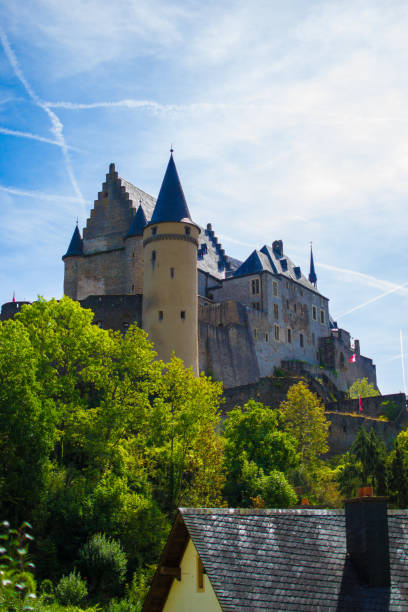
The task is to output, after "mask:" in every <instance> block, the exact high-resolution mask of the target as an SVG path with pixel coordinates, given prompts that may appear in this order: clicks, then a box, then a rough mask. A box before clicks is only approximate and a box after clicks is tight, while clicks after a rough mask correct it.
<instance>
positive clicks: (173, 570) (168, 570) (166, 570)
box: [160, 565, 181, 581]
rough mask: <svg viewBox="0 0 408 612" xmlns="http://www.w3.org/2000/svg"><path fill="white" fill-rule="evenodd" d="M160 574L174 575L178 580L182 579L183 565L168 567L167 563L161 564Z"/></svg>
mask: <svg viewBox="0 0 408 612" xmlns="http://www.w3.org/2000/svg"><path fill="white" fill-rule="evenodd" d="M160 574H161V575H162V576H174V578H177V580H179V581H180V580H181V567H168V566H166V565H161V566H160Z"/></svg>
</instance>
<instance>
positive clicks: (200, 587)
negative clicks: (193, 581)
mask: <svg viewBox="0 0 408 612" xmlns="http://www.w3.org/2000/svg"><path fill="white" fill-rule="evenodd" d="M204 574H205V570H204V566H203V562H202V561H201V559H200V556H199V555H197V593H203V591H204Z"/></svg>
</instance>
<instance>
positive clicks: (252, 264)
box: [234, 251, 274, 276]
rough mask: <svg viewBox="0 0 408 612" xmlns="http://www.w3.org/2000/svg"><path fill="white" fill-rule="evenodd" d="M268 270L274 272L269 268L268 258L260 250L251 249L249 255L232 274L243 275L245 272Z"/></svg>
mask: <svg viewBox="0 0 408 612" xmlns="http://www.w3.org/2000/svg"><path fill="white" fill-rule="evenodd" d="M264 270H268V272H272V273H274V271H273V269H272V268H271V266H270V264H269V261H268V258H267V257H265V255H264V253H261V251H252V253H251V254H250V256H249V257H248V258H247V259H246V260H245V261H244V263H242V264H241V265H240V266H239V268H238V269H237V270H235V272H234V276H244V275H245V274H257V273H259V272H263V271H264Z"/></svg>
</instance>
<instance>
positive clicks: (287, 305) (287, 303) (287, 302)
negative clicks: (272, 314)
mask: <svg viewBox="0 0 408 612" xmlns="http://www.w3.org/2000/svg"><path fill="white" fill-rule="evenodd" d="M286 308H287V309H288V310H289V300H286Z"/></svg>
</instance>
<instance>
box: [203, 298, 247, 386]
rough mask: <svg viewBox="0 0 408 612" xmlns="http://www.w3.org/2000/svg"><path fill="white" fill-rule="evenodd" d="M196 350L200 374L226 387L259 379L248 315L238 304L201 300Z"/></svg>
mask: <svg viewBox="0 0 408 612" xmlns="http://www.w3.org/2000/svg"><path fill="white" fill-rule="evenodd" d="M198 350H199V370H200V371H204V372H205V373H207V374H209V375H211V376H212V377H213V378H214V379H215V380H222V381H223V383H224V386H225V387H233V386H237V385H242V384H246V383H249V382H254V381H256V380H258V379H259V369H258V365H257V359H256V355H255V348H254V343H253V340H252V338H251V335H250V333H249V328H248V321H247V312H246V309H245V307H244V306H242V305H241V304H237V303H236V302H233V301H229V302H222V303H218V304H212V303H211V302H210V301H208V300H204V299H200V303H199V307H198Z"/></svg>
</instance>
